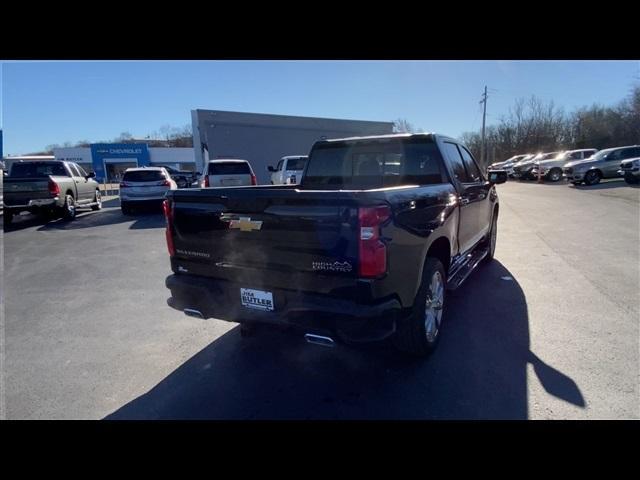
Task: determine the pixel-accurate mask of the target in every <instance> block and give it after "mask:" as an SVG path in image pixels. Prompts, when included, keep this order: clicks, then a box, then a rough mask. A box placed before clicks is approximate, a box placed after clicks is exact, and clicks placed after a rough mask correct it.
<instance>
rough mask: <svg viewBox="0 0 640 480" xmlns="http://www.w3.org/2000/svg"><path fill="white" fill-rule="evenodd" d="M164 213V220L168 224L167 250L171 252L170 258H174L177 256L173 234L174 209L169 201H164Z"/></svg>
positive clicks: (166, 234)
mask: <svg viewBox="0 0 640 480" xmlns="http://www.w3.org/2000/svg"><path fill="white" fill-rule="evenodd" d="M162 211H163V212H164V218H165V220H166V223H167V228H166V230H165V236H166V237H167V249H168V250H169V256H170V257H173V256H175V254H176V247H175V245H174V244H173V234H172V232H171V230H172V227H173V208H172V204H171V202H170V201H169V200H164V201H163V202H162Z"/></svg>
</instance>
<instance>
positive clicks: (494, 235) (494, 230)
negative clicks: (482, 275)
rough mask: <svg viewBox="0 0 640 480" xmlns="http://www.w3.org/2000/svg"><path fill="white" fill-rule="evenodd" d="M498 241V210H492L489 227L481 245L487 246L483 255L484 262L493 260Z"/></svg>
mask: <svg viewBox="0 0 640 480" xmlns="http://www.w3.org/2000/svg"><path fill="white" fill-rule="evenodd" d="M497 241H498V212H496V211H495V210H494V212H493V216H492V217H491V227H490V228H489V233H488V234H487V238H485V239H484V240H483V241H482V247H483V248H487V249H488V251H487V255H486V256H485V257H484V259H483V260H484V262H486V263H489V262H491V261H492V260H493V257H494V255H495V253H496V242H497Z"/></svg>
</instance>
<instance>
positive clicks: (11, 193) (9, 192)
mask: <svg viewBox="0 0 640 480" xmlns="http://www.w3.org/2000/svg"><path fill="white" fill-rule="evenodd" d="M3 195H4V198H3V201H4V203H5V205H10V206H14V205H27V204H28V203H29V200H37V199H45V198H51V194H50V193H49V180H48V179H47V178H38V179H33V178H11V177H5V178H4V179H3Z"/></svg>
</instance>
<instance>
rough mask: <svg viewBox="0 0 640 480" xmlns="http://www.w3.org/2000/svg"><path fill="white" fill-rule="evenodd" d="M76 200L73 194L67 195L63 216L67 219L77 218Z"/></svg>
mask: <svg viewBox="0 0 640 480" xmlns="http://www.w3.org/2000/svg"><path fill="white" fill-rule="evenodd" d="M76 214H77V210H76V200H75V198H73V195H69V194H67V195H65V200H64V206H63V207H62V218H64V219H65V220H73V219H74V218H76Z"/></svg>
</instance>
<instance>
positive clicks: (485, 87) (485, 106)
mask: <svg viewBox="0 0 640 480" xmlns="http://www.w3.org/2000/svg"><path fill="white" fill-rule="evenodd" d="M480 103H482V104H483V112H482V152H481V153H480V163H482V165H483V167H484V165H485V157H486V153H485V143H484V125H485V121H486V119H487V86H486V85H485V86H484V94H483V95H482V100H480Z"/></svg>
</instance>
